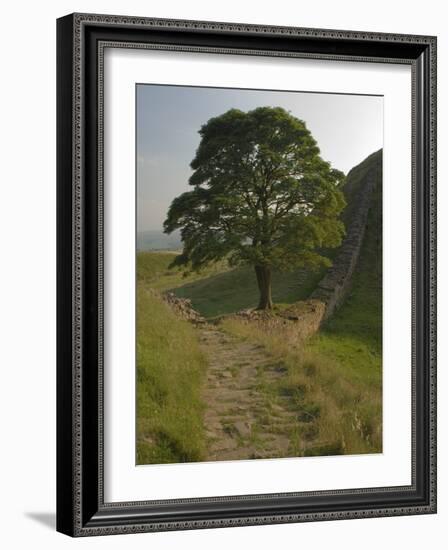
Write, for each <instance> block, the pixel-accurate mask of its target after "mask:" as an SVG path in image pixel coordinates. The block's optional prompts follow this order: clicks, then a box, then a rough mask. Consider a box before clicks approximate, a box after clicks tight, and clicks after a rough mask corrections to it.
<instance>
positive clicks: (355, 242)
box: [310, 160, 381, 319]
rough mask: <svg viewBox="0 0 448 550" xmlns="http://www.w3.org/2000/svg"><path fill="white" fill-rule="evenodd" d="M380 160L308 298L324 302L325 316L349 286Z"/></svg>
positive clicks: (364, 184) (338, 304) (360, 244)
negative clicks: (338, 245) (335, 251)
mask: <svg viewBox="0 0 448 550" xmlns="http://www.w3.org/2000/svg"><path fill="white" fill-rule="evenodd" d="M379 170H381V163H380V161H379V160H378V161H376V162H375V163H374V164H373V166H372V167H371V168H370V169H369V170H368V172H367V174H366V175H365V178H364V183H363V185H362V186H360V189H359V190H358V193H357V196H356V197H355V198H354V201H355V202H354V208H353V217H352V219H351V222H350V224H349V226H348V228H347V232H346V236H345V239H344V241H343V243H342V246H341V249H340V251H339V254H338V256H337V257H336V259H335V260H334V261H333V265H332V266H331V267H330V269H329V270H328V271H327V273H326V275H325V276H324V278H323V279H322V280H321V281H320V283H319V284H318V285H317V288H316V289H315V290H314V292H313V293H312V294H311V296H310V298H312V299H314V300H320V301H322V302H324V304H325V314H324V319H327V318H328V317H330V316H331V315H332V314H333V313H334V311H335V309H337V308H338V307H339V306H340V305H341V304H342V302H343V301H344V299H345V296H346V295H347V292H348V290H349V288H350V283H351V280H352V275H353V272H354V270H355V268H356V264H357V262H358V258H359V254H360V252H361V247H362V241H363V238H364V233H365V229H366V224H367V217H368V214H369V209H370V204H371V201H372V194H373V191H374V189H375V186H376V183H377V181H378V175H379V173H378V172H379Z"/></svg>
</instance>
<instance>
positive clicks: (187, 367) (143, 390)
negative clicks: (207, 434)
mask: <svg viewBox="0 0 448 550" xmlns="http://www.w3.org/2000/svg"><path fill="white" fill-rule="evenodd" d="M205 369H206V361H205V358H204V356H203V354H202V352H201V350H200V349H199V345H198V341H197V335H196V333H195V331H194V328H193V327H192V326H191V324H190V323H188V322H186V321H182V320H181V319H178V318H177V317H176V315H175V314H174V313H173V312H172V311H171V310H170V309H169V307H168V306H167V305H166V304H165V302H163V300H162V299H161V298H160V297H159V296H158V295H157V294H156V293H154V292H150V291H148V290H147V288H145V285H144V284H142V283H141V282H140V283H139V284H138V287H137V457H136V459H137V464H151V463H158V464H163V463H167V462H190V461H197V460H201V457H202V455H203V451H204V434H203V425H202V413H203V404H202V401H201V399H200V389H201V384H202V380H203V376H204V373H205Z"/></svg>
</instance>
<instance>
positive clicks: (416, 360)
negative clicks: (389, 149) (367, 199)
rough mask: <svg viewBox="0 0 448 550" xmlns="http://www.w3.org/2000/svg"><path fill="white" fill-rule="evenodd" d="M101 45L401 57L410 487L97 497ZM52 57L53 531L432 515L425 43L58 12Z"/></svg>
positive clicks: (430, 55) (432, 86)
mask: <svg viewBox="0 0 448 550" xmlns="http://www.w3.org/2000/svg"><path fill="white" fill-rule="evenodd" d="M107 47H117V48H123V49H129V50H138V49H139V48H140V49H141V48H145V47H153V48H155V49H158V50H162V51H187V52H190V53H191V54H194V53H195V52H206V53H207V52H210V53H214V54H218V55H223V56H225V55H228V54H230V53H231V54H235V55H248V56H257V55H259V56H260V55H263V56H266V57H270V58H271V60H275V59H277V58H290V59H309V60H327V61H332V62H334V63H337V62H346V61H349V62H359V63H365V64H369V63H381V64H394V63H395V64H400V65H407V66H410V68H411V74H412V89H411V96H412V112H410V113H409V117H410V120H411V125H412V155H411V158H410V162H411V172H412V205H411V209H412V212H411V215H412V274H411V277H412V281H411V286H412V320H410V323H411V327H412V354H411V356H410V357H409V364H410V368H411V370H412V384H411V386H412V390H411V393H412V395H411V396H410V399H411V402H412V420H411V424H412V445H411V457H410V460H411V462H412V472H411V478H412V479H411V483H410V484H409V485H405V486H394V485H390V486H384V487H362V488H360V487H349V488H345V489H337V490H334V489H330V488H329V489H324V490H316V491H302V492H297V491H291V492H276V493H263V492H260V493H259V494H258V493H257V494H233V495H232V496H229V495H219V494H218V495H213V496H211V497H197V498H196V497H185V496H184V495H182V494H179V496H178V498H172V499H162V500H160V499H153V498H152V496H151V494H148V495H147V498H145V499H143V500H131V501H129V500H127V501H120V502H107V501H106V500H105V496H104V495H105V490H104V485H105V483H104V481H105V480H104V452H105V449H104V421H105V418H104V411H105V409H104V403H105V399H106V400H107V396H105V378H104V368H105V364H104V331H103V329H104V270H103V267H104V228H105V225H104V181H103V173H104V172H103V169H104V156H103V155H104V125H103V124H104V110H103V102H104V92H105V90H104V86H103V84H104V63H103V61H104V51H105V48H107ZM57 52H58V57H57V142H58V144H57V255H58V259H57V270H58V273H57V294H58V300H57V301H58V305H57V331H58V332H57V530H58V531H60V532H61V533H65V534H67V535H70V536H76V537H79V536H93V535H108V534H120V533H139V532H151V531H163V530H177V529H204V528H215V527H231V526H244V525H262V524H270V523H288V522H304V521H323V520H333V519H352V518H353V519H354V518H369V517H382V516H395V515H409V514H429V513H435V512H436V38H435V37H431V36H416V35H413V36H410V35H402V34H379V33H371V32H359V31H339V30H323V29H305V28H295V27H271V26H259V25H250V24H247V25H246V24H234V23H220V22H204V21H186V20H164V19H150V18H145V17H125V16H112V15H93V14H72V15H68V16H66V17H62V18H60V19H58V21H57ZM397 345H399V344H397ZM130 368H131V367H130Z"/></svg>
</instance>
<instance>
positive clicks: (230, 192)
mask: <svg viewBox="0 0 448 550" xmlns="http://www.w3.org/2000/svg"><path fill="white" fill-rule="evenodd" d="M199 134H200V136H201V141H200V144H199V147H198V149H197V151H196V156H195V158H194V159H193V160H192V162H191V165H190V166H191V168H192V169H193V174H192V175H191V177H190V180H189V184H190V185H191V187H192V190H191V191H188V192H186V193H183V194H182V195H180V196H178V197H177V198H175V199H174V200H173V202H172V203H171V206H170V208H169V210H168V214H167V218H166V220H165V222H164V230H165V232H166V233H171V232H172V231H175V230H177V229H180V231H181V236H182V241H183V252H182V254H180V255H179V256H177V257H176V259H175V260H174V262H173V265H185V266H189V267H190V269H192V270H200V269H201V268H202V267H204V266H206V265H207V264H210V263H212V262H216V261H218V260H221V259H223V258H227V259H228V261H229V263H230V265H241V264H246V265H251V266H253V267H254V270H255V276H256V280H257V284H258V288H259V292H260V301H259V304H258V308H259V309H270V308H272V306H273V303H272V294H271V286H272V283H271V280H272V271H273V270H274V269H277V270H286V269H288V270H290V269H295V268H298V267H311V268H312V267H318V266H321V265H330V262H329V260H328V258H326V257H325V256H323V255H322V254H321V253H320V250H321V249H322V248H330V247H336V246H338V245H339V244H340V243H341V239H342V236H343V234H344V225H343V223H342V222H341V221H340V219H339V214H340V212H341V211H342V209H343V208H344V206H345V201H344V196H343V193H342V191H341V185H342V183H343V181H344V175H343V173H342V172H340V171H338V170H335V169H332V168H331V166H330V164H329V163H328V162H326V161H324V160H323V159H322V158H321V157H320V151H319V148H318V146H317V143H316V141H315V139H314V138H313V137H312V135H311V133H310V131H309V130H308V129H307V127H306V125H305V123H304V122H303V121H302V120H299V119H297V118H295V117H294V116H292V115H291V114H290V113H289V112H287V111H285V110H284V109H282V108H280V107H260V108H257V109H254V110H252V111H249V112H247V113H245V112H242V111H240V110H237V109H230V110H229V111H227V112H226V113H224V114H222V115H220V116H217V117H215V118H211V119H210V120H209V121H208V122H207V123H206V124H204V125H203V126H202V127H201V129H200V130H199Z"/></svg>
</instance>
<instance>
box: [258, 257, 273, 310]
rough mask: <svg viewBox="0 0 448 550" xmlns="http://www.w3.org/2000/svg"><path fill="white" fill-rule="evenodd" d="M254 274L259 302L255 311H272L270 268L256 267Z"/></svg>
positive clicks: (264, 266)
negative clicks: (258, 292)
mask: <svg viewBox="0 0 448 550" xmlns="http://www.w3.org/2000/svg"><path fill="white" fill-rule="evenodd" d="M255 274H256V276H257V283H258V290H259V291H260V302H259V304H258V308H257V309H272V307H273V303H272V295H271V268H270V267H268V266H266V265H256V266H255Z"/></svg>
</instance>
